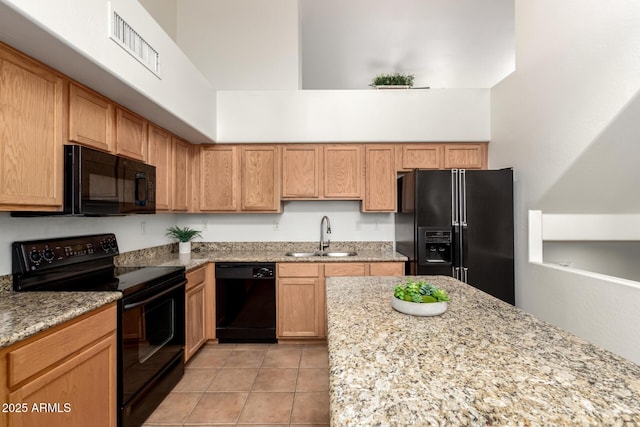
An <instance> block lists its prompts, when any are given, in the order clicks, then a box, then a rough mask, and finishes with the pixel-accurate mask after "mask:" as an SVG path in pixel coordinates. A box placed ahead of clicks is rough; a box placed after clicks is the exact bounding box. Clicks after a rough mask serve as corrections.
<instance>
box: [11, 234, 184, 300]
mask: <svg viewBox="0 0 640 427" xmlns="http://www.w3.org/2000/svg"><path fill="white" fill-rule="evenodd" d="M12 252H13V254H12V255H13V258H12V263H13V270H12V271H13V285H14V286H13V287H14V289H15V290H16V291H120V292H122V293H123V294H124V295H125V296H126V295H129V294H131V293H134V292H137V291H141V290H145V289H148V288H152V287H155V286H160V285H162V284H164V283H168V282H170V281H172V280H178V281H180V280H184V274H185V268H184V267H183V266H167V267H114V259H115V256H116V255H117V254H118V253H119V252H118V244H117V241H116V238H115V235H114V234H97V235H89V236H77V237H66V238H57V239H46V240H31V241H23V242H14V243H13V244H12Z"/></svg>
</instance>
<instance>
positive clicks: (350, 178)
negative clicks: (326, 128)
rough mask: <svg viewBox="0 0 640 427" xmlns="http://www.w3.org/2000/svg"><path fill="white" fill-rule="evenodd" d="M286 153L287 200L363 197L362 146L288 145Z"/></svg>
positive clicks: (284, 179)
mask: <svg viewBox="0 0 640 427" xmlns="http://www.w3.org/2000/svg"><path fill="white" fill-rule="evenodd" d="M282 150H283V152H282V159H283V162H282V163H283V165H282V198H283V199H285V200H296V199H297V200H313V199H345V200H359V199H361V198H362V186H363V184H362V182H363V168H362V145H346V144H344V145H342V144H341V145H324V144H290V145H289V144H287V145H285V146H284V147H283V148H282Z"/></svg>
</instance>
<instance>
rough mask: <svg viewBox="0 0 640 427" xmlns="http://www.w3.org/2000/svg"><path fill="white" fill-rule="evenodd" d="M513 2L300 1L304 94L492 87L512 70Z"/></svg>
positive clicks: (444, 0) (423, 0)
mask: <svg viewBox="0 0 640 427" xmlns="http://www.w3.org/2000/svg"><path fill="white" fill-rule="evenodd" d="M513 31H514V30H513V0H483V1H477V0H456V1H451V0H394V1H389V0H321V1H318V0H300V43H301V49H300V51H301V59H302V61H301V62H302V88H303V89H327V90H336V89H368V87H367V86H368V85H369V84H370V83H371V80H372V79H373V77H374V76H375V75H377V74H381V73H391V72H403V73H412V74H414V75H415V78H416V80H415V85H416V86H430V87H437V88H469V87H485V88H486V87H491V86H493V85H494V84H496V83H497V82H499V81H500V80H501V79H502V78H504V77H505V76H506V75H507V74H509V73H510V72H511V71H513V67H514V35H513Z"/></svg>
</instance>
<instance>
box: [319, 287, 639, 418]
mask: <svg viewBox="0 0 640 427" xmlns="http://www.w3.org/2000/svg"><path fill="white" fill-rule="evenodd" d="M425 278H426V279H427V280H428V281H429V282H431V283H433V284H435V285H436V286H438V287H441V288H443V289H445V290H446V291H447V293H448V294H449V296H450V297H451V302H450V303H449V304H448V310H447V311H446V312H445V313H444V314H442V315H440V316H434V317H414V316H409V315H406V314H402V313H399V312H396V311H395V310H393V309H392V308H391V301H390V300H391V298H392V294H393V291H392V290H393V287H394V285H395V284H397V283H399V282H401V281H402V280H403V278H398V277H384V278H381V277H357V278H354V277H349V278H339V277H336V278H334V277H332V278H327V318H328V338H327V341H328V345H329V381H330V404H331V425H332V426H334V427H338V426H363V425H367V426H399V425H407V426H409V425H411V426H425V425H478V426H479V425H483V426H484V425H556V426H565V425H589V426H592V425H593V426H595V425H639V424H640V366H638V365H636V364H634V363H632V362H630V361H628V360H625V359H623V358H621V357H618V356H616V355H614V354H612V353H610V352H608V351H606V350H603V349H601V348H598V347H596V346H594V345H592V344H589V343H587V342H586V341H584V340H582V339H580V338H578V337H576V336H574V335H572V334H570V333H567V332H565V331H562V330H560V329H558V328H555V327H553V326H551V325H549V324H548V323H545V322H543V321H541V320H539V319H537V318H535V317H533V316H531V315H529V314H527V313H525V312H524V311H522V310H520V309H518V308H516V307H513V306H511V305H509V304H507V303H504V302H502V301H500V300H498V299H496V298H493V297H491V296H489V295H487V294H485V293H483V292H480V291H478V290H477V289H475V288H473V287H471V286H469V285H466V284H464V283H462V282H459V281H457V280H455V279H453V278H450V277H444V276H428V277H425Z"/></svg>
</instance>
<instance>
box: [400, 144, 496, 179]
mask: <svg viewBox="0 0 640 427" xmlns="http://www.w3.org/2000/svg"><path fill="white" fill-rule="evenodd" d="M396 157H397V159H396V160H397V170H398V171H405V172H406V171H410V170H412V169H486V168H487V143H486V142H475V143H459V142H451V143H442V144H438V143H425V144H397V145H396Z"/></svg>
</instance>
